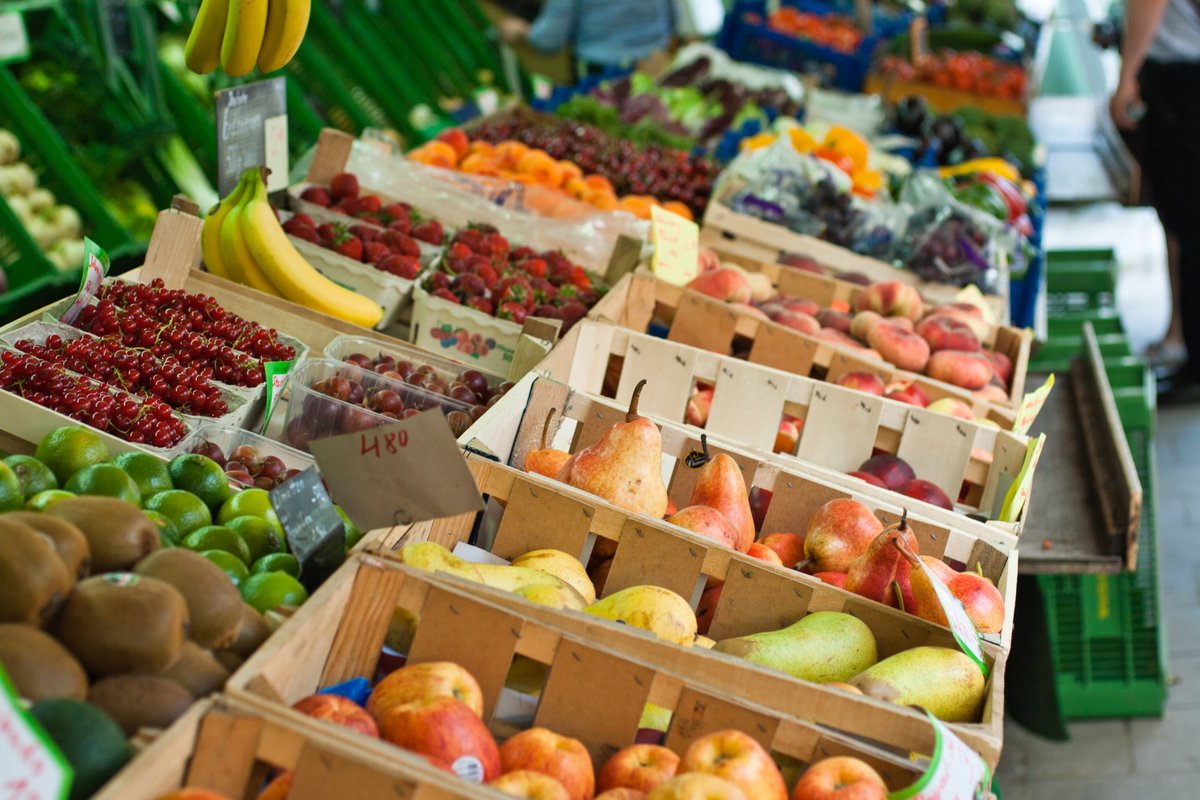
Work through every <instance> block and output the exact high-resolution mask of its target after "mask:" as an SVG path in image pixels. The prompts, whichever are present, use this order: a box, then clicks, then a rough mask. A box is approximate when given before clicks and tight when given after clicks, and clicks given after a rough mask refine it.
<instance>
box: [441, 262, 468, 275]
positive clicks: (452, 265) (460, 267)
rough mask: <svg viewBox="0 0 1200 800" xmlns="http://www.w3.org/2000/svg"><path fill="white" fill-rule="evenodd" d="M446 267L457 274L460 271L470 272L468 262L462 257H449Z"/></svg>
mask: <svg viewBox="0 0 1200 800" xmlns="http://www.w3.org/2000/svg"><path fill="white" fill-rule="evenodd" d="M446 269H447V270H449V271H450V272H452V273H454V274H455V275H457V274H458V273H460V272H470V269H468V268H467V262H466V261H465V260H463V259H461V258H447V259H446Z"/></svg>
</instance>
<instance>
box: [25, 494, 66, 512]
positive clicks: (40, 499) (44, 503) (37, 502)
mask: <svg viewBox="0 0 1200 800" xmlns="http://www.w3.org/2000/svg"><path fill="white" fill-rule="evenodd" d="M74 496H75V493H74V492H67V491H64V490H62V489H47V490H46V491H44V492H38V493H37V494H35V495H34V496H33V497H31V498H29V499H28V500H26V501H25V509H26V510H27V511H45V510H46V509H47V508H49V507H50V506H52V505H54V504H55V503H57V502H58V501H59V500H66V499H67V498H68V497H74Z"/></svg>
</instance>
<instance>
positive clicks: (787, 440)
mask: <svg viewBox="0 0 1200 800" xmlns="http://www.w3.org/2000/svg"><path fill="white" fill-rule="evenodd" d="M803 426H804V420H801V419H797V418H796V417H789V416H785V417H784V418H783V419H782V420H781V421H780V423H779V432H778V433H776V434H775V446H774V447H773V448H772V451H773V452H776V453H787V454H788V455H791V454H792V453H795V452H796V445H797V444H799V443H800V429H801V428H802V427H803Z"/></svg>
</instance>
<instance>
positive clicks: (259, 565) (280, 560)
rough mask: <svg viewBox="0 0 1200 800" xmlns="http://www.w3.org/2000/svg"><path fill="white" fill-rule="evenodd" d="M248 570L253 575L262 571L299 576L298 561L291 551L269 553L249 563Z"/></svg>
mask: <svg viewBox="0 0 1200 800" xmlns="http://www.w3.org/2000/svg"><path fill="white" fill-rule="evenodd" d="M250 572H251V573H252V574H254V575H261V574H262V573H264V572H286V573H287V574H288V575H291V576H292V577H293V578H299V577H300V562H299V561H297V560H296V557H295V556H294V555H292V554H291V553H271V554H270V555H267V556H263V557H262V558H260V559H259V560H258V561H255V562H254V563H253V564H251V565H250Z"/></svg>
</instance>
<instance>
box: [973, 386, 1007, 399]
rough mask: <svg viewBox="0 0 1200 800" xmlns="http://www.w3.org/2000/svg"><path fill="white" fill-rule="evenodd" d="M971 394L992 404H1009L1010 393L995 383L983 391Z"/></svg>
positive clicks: (978, 390) (979, 390)
mask: <svg viewBox="0 0 1200 800" xmlns="http://www.w3.org/2000/svg"><path fill="white" fill-rule="evenodd" d="M971 394H973V395H974V396H975V397H978V398H979V399H980V400H987V401H988V402H991V403H1007V402H1008V392H1006V391H1004V389H1003V388H1002V387H1000V386H997V385H996V384H994V383H989V384H988V385H987V386H985V387H983V388H982V389H977V390H975V391H974V392H971Z"/></svg>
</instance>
